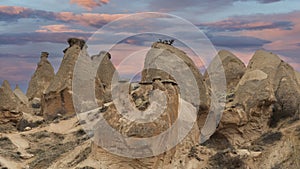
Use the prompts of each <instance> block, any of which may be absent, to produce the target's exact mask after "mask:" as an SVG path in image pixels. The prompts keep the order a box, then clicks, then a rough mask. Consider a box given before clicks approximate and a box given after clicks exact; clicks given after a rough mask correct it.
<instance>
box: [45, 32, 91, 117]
mask: <svg viewBox="0 0 300 169" xmlns="http://www.w3.org/2000/svg"><path fill="white" fill-rule="evenodd" d="M68 43H69V47H68V48H66V49H65V50H64V53H65V54H64V57H63V60H62V63H61V65H60V67H59V70H58V72H57V74H56V75H55V76H54V79H53V81H52V82H51V84H50V85H49V87H48V88H47V90H46V91H45V94H44V97H43V98H42V112H43V115H44V117H45V118H46V119H53V118H55V117H56V115H57V114H62V115H73V114H75V111H74V107H73V101H72V79H73V71H74V67H75V64H76V61H77V59H78V57H79V55H85V56H86V57H87V58H88V59H90V58H89V56H88V54H87V52H86V47H85V42H84V40H82V39H77V38H70V39H68Z"/></svg>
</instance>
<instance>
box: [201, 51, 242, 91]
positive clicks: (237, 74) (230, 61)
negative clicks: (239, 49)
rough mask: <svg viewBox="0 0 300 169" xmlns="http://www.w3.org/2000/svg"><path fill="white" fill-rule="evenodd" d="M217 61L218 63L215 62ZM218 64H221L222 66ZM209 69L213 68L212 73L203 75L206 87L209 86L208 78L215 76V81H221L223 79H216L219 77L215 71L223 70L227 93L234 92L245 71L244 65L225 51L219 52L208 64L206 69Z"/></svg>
mask: <svg viewBox="0 0 300 169" xmlns="http://www.w3.org/2000/svg"><path fill="white" fill-rule="evenodd" d="M217 59H219V60H220V61H217ZM219 63H222V65H220V64H219ZM210 67H214V68H213V70H212V72H210V75H209V74H208V71H206V72H205V74H204V78H205V81H206V83H207V85H208V86H210V79H209V76H217V77H216V79H220V80H223V78H220V77H218V76H220V75H219V73H218V72H215V71H220V70H222V69H224V73H225V77H226V84H227V91H228V92H232V91H233V90H234V88H235V87H236V86H237V84H238V83H239V81H240V79H241V78H242V76H243V75H244V73H245V70H246V66H245V64H244V63H243V62H242V61H241V60H240V59H239V58H238V57H236V56H235V55H234V54H232V53H230V52H229V51H226V50H221V51H219V53H218V55H217V56H216V57H215V58H214V59H213V60H212V62H211V63H210V65H209V67H208V69H210Z"/></svg>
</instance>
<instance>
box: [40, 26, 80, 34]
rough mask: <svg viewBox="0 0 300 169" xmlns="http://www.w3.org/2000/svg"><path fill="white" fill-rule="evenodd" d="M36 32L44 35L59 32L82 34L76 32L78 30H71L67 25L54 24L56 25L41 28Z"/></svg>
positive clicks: (78, 31)
mask: <svg viewBox="0 0 300 169" xmlns="http://www.w3.org/2000/svg"><path fill="white" fill-rule="evenodd" d="M36 32H41V33H45V32H55V33H57V32H58V33H61V32H73V33H74V32H76V33H84V32H83V31H82V30H78V29H71V28H70V27H69V26H67V25H63V24H56V25H46V26H41V28H40V29H39V30H36Z"/></svg>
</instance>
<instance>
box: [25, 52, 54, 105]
mask: <svg viewBox="0 0 300 169" xmlns="http://www.w3.org/2000/svg"><path fill="white" fill-rule="evenodd" d="M48 55H49V53H48V52H42V53H41V60H40V62H39V63H38V65H37V69H36V71H35V72H34V74H33V76H32V77H31V80H30V82H29V86H28V89H27V93H26V96H27V97H28V99H29V100H32V99H33V98H41V97H42V95H43V93H44V92H45V90H46V89H47V88H48V86H49V85H50V83H51V81H52V80H53V78H54V75H55V73H54V69H53V67H52V65H51V63H50V62H49V61H48Z"/></svg>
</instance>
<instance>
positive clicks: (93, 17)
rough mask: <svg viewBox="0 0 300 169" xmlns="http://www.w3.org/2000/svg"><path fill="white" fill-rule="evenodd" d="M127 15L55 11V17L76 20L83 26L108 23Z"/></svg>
mask: <svg viewBox="0 0 300 169" xmlns="http://www.w3.org/2000/svg"><path fill="white" fill-rule="evenodd" d="M124 16H128V14H98V13H82V14H74V13H72V12H60V13H56V18H57V19H58V20H61V21H66V22H76V23H79V24H80V25H83V26H95V25H101V24H106V23H109V22H111V21H113V20H116V19H118V18H120V17H124Z"/></svg>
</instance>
